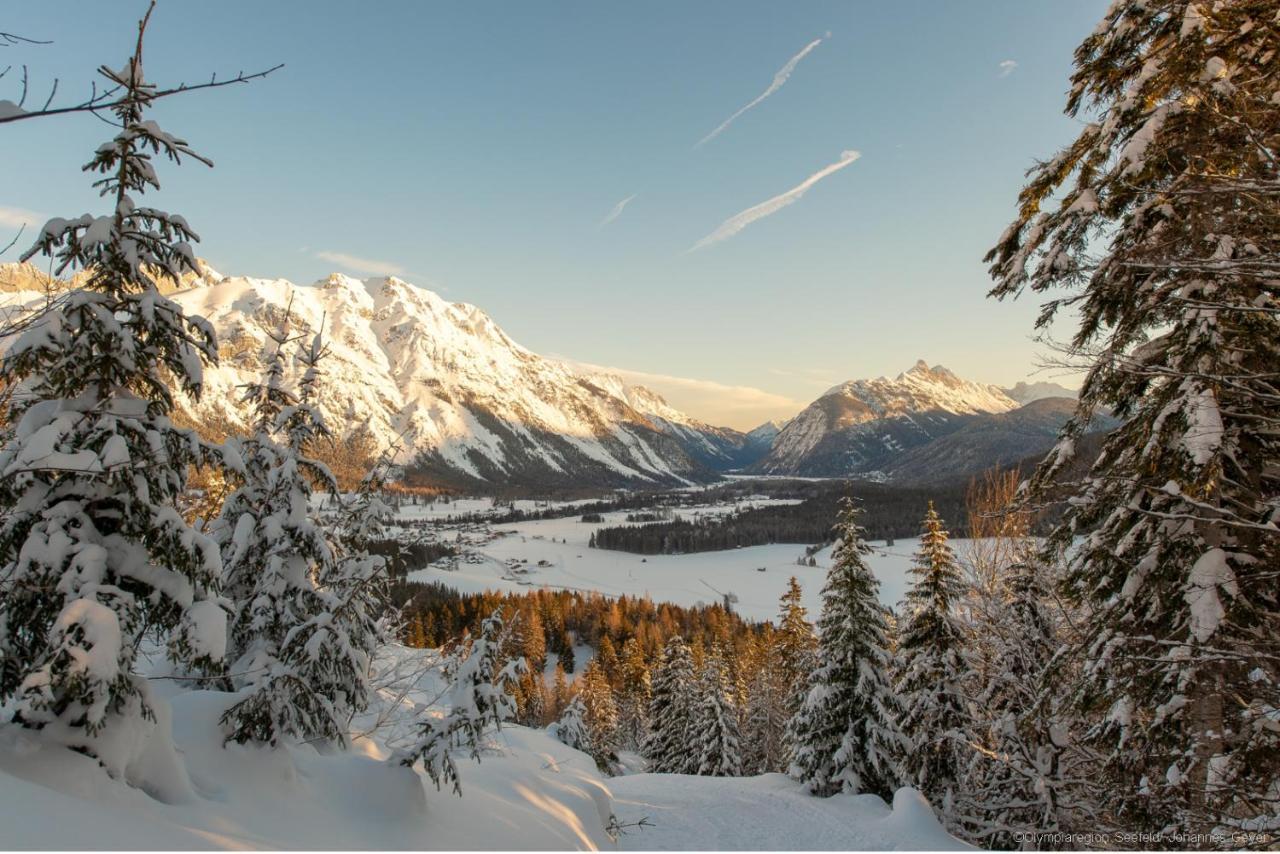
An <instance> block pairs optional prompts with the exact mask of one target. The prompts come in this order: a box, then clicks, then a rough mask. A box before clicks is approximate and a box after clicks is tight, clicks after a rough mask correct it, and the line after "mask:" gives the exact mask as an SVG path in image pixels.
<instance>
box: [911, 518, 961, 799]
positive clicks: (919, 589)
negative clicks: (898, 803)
mask: <svg viewBox="0 0 1280 854" xmlns="http://www.w3.org/2000/svg"><path fill="white" fill-rule="evenodd" d="M923 528H924V530H923V532H922V534H921V537H920V548H919V550H918V551H917V552H916V554H915V556H914V558H913V560H912V567H911V575H912V577H913V579H914V581H913V583H912V586H911V589H910V590H909V591H908V592H907V601H906V614H905V616H904V619H903V620H902V622H901V623H900V624H899V626H900V634H899V639H898V646H897V655H896V656H895V659H894V665H895V674H894V675H895V680H894V681H895V685H894V690H895V691H896V692H897V694H898V699H899V701H900V702H901V705H902V709H903V714H902V719H901V729H902V734H903V735H904V736H905V737H906V738H907V740H908V742H909V743H910V749H909V750H908V751H907V752H906V755H905V757H904V761H903V773H904V774H905V779H906V781H907V782H909V783H910V784H911V785H913V786H915V787H916V788H918V789H920V791H921V792H923V793H924V794H925V796H926V797H928V798H929V800H930V802H932V803H933V805H934V807H935V808H937V809H939V811H940V812H941V813H942V815H943V816H944V818H946V819H947V821H948V823H950V821H951V815H952V804H953V801H954V797H955V794H956V783H957V781H958V780H959V779H960V777H961V769H962V767H963V765H964V763H965V753H966V752H967V751H966V749H965V747H964V744H963V742H964V732H965V724H966V723H967V721H968V709H967V703H966V701H965V693H966V692H965V677H966V674H967V672H968V669H969V668H968V667H967V665H966V662H965V634H966V633H965V628H964V626H963V625H962V624H961V622H960V620H959V619H958V618H957V616H956V614H955V605H956V603H957V602H958V601H959V599H960V597H961V596H962V594H963V583H962V579H961V576H960V567H959V566H958V565H957V563H956V557H955V554H954V553H953V552H952V550H951V546H950V545H948V544H947V538H948V534H947V531H946V529H945V528H944V527H943V523H942V519H941V518H939V516H938V513H937V511H935V510H934V509H933V502H932V501H931V502H929V510H928V513H927V514H926V515H925V519H924V526H923Z"/></svg>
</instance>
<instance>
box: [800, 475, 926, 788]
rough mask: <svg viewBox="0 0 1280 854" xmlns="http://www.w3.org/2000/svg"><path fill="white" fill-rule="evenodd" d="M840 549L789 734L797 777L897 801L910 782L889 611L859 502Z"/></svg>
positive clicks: (840, 528) (850, 507)
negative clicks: (894, 683) (905, 777)
mask: <svg viewBox="0 0 1280 854" xmlns="http://www.w3.org/2000/svg"><path fill="white" fill-rule="evenodd" d="M836 531H837V534H838V535H839V542H838V544H837V545H836V547H835V550H834V551H833V552H832V567H831V570H830V572H829V573H828V575H827V583H826V586H825V587H823V590H822V614H821V616H820V617H819V619H818V652H817V666H816V668H815V669H814V672H813V673H812V674H811V676H810V679H809V690H808V693H807V694H806V695H805V698H804V702H803V703H802V705H801V707H800V710H799V712H798V713H797V714H796V716H795V717H794V718H793V719H792V721H791V726H790V727H789V728H788V737H789V738H788V740H789V742H790V744H791V746H792V756H793V759H792V762H791V768H790V773H791V775H792V776H793V777H795V778H796V779H798V780H800V781H801V782H802V783H804V785H805V788H807V789H808V790H809V791H810V792H812V793H814V794H816V795H820V796H824V797H825V796H828V795H833V794H836V793H837V792H849V793H852V794H858V793H862V792H869V793H871V794H876V795H879V796H881V797H883V798H889V797H891V796H892V794H893V790H894V788H895V787H896V786H898V785H899V783H900V781H901V780H902V772H901V770H900V768H899V765H898V757H899V756H901V755H902V752H903V750H904V749H905V747H906V741H905V739H904V738H903V737H902V734H901V733H900V732H899V731H898V728H897V722H898V718H899V715H900V711H899V708H898V703H897V699H896V697H895V696H894V694H893V691H892V689H891V687H890V685H889V675H888V667H889V656H888V652H887V646H888V640H887V638H886V626H885V608H884V606H882V605H881V604H880V603H879V601H878V600H877V599H876V592H877V590H878V589H879V586H880V583H879V582H878V581H876V579H875V576H874V575H872V574H871V569H870V567H868V566H867V564H866V560H865V559H864V558H865V555H867V554H868V553H869V552H870V551H871V549H870V547H869V546H867V544H866V542H865V541H864V540H863V532H862V529H861V528H860V527H859V526H858V510H857V508H856V507H855V506H854V503H853V500H852V499H850V498H845V499H843V500H842V501H841V505H840V514H839V516H838V518H837V521H836Z"/></svg>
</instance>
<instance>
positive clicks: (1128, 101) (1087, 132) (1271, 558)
mask: <svg viewBox="0 0 1280 854" xmlns="http://www.w3.org/2000/svg"><path fill="white" fill-rule="evenodd" d="M1275 14H1276V10H1275V4H1274V3H1273V2H1266V0H1219V2H1213V3H1209V2H1203V0H1162V2H1148V0H1117V2H1115V3H1113V4H1111V6H1110V8H1109V10H1108V11H1107V13H1106V16H1105V18H1104V19H1103V21H1102V22H1101V23H1100V24H1099V26H1098V27H1097V28H1096V29H1095V30H1094V32H1093V33H1092V34H1091V35H1090V36H1089V37H1088V38H1086V39H1085V40H1084V42H1083V43H1082V44H1081V45H1080V46H1079V47H1078V48H1077V50H1076V55H1075V71H1074V74H1073V77H1072V85H1071V91H1070V96H1069V98H1068V101H1067V112H1068V113H1069V114H1070V115H1072V116H1082V117H1087V120H1086V122H1085V123H1084V124H1083V125H1082V127H1081V130H1080V133H1079V135H1078V137H1077V138H1076V139H1075V140H1074V141H1073V142H1072V143H1071V144H1070V145H1069V146H1067V147H1066V148H1065V149H1063V150H1062V152H1060V153H1059V154H1058V155H1056V156H1055V157H1053V158H1051V159H1050V160H1048V161H1047V162H1045V163H1043V164H1040V165H1038V166H1037V167H1036V168H1035V169H1033V170H1032V172H1031V173H1030V180H1029V182H1028V184H1027V185H1026V187H1025V188H1024V189H1023V191H1022V194H1021V196H1020V202H1019V205H1020V211H1019V214H1018V216H1017V218H1016V219H1015V220H1014V222H1013V224H1012V225H1011V226H1010V227H1009V228H1008V229H1007V230H1006V231H1005V233H1004V234H1003V236H1002V237H1001V238H1000V240H999V242H998V244H997V245H996V247H995V248H994V249H992V251H991V253H990V254H989V255H988V256H987V257H988V260H989V261H990V262H991V273H992V276H993V277H994V279H995V281H996V286H995V288H994V290H993V292H992V293H993V294H994V295H995V296H998V297H1008V296H1013V295H1016V294H1019V293H1020V292H1022V291H1024V290H1025V289H1027V288H1030V289H1031V290H1032V291H1034V292H1037V293H1049V292H1054V291H1064V293H1058V294H1057V295H1055V296H1054V297H1053V298H1052V299H1051V300H1050V301H1049V302H1048V303H1047V304H1046V305H1045V308H1044V311H1043V312H1042V315H1041V319H1040V325H1041V326H1043V327H1047V326H1048V325H1049V324H1050V323H1051V322H1052V321H1053V319H1054V318H1055V317H1056V316H1057V315H1058V313H1059V309H1060V308H1061V307H1063V306H1068V305H1069V306H1070V307H1071V310H1072V316H1073V318H1074V317H1076V316H1077V315H1078V318H1079V320H1078V323H1079V326H1078V328H1077V330H1076V332H1075V334H1074V336H1073V337H1072V339H1071V342H1070V345H1069V346H1070V355H1071V356H1072V357H1075V358H1076V360H1077V361H1080V362H1083V363H1085V364H1086V365H1087V367H1088V372H1087V374H1086V376H1085V379H1084V383H1083V386H1082V388H1081V392H1080V397H1079V403H1078V407H1077V411H1076V414H1075V417H1074V418H1073V419H1072V421H1071V422H1070V423H1069V424H1068V425H1067V427H1066V428H1065V430H1064V434H1063V437H1062V440H1061V442H1060V443H1059V445H1058V448H1057V449H1056V451H1055V453H1053V454H1051V456H1050V458H1049V460H1048V462H1047V463H1046V464H1045V465H1044V466H1042V468H1041V469H1040V471H1039V472H1038V473H1037V475H1036V478H1035V480H1034V482H1033V487H1036V488H1037V490H1036V491H1039V492H1040V493H1047V492H1048V490H1049V488H1050V487H1051V486H1052V484H1053V481H1054V479H1055V477H1056V476H1057V475H1058V473H1059V472H1060V471H1062V470H1063V469H1064V467H1065V465H1066V464H1067V463H1068V462H1069V461H1070V460H1071V459H1072V458H1073V456H1074V453H1075V448H1076V444H1077V439H1078V438H1079V437H1080V436H1081V434H1082V433H1083V432H1084V431H1085V429H1086V427H1087V424H1088V422H1089V420H1090V419H1091V418H1092V416H1093V415H1094V414H1096V413H1098V412H1100V411H1104V410H1110V411H1111V412H1113V413H1114V414H1115V415H1116V416H1117V417H1118V418H1119V419H1120V420H1121V421H1122V422H1123V423H1122V426H1121V427H1120V428H1119V429H1117V430H1116V431H1114V432H1113V433H1112V434H1111V435H1110V436H1109V437H1108V439H1107V441H1106V443H1105V445H1104V447H1103V450H1102V452H1101V454H1100V455H1099V456H1098V458H1097V459H1096V460H1095V461H1093V465H1092V469H1091V471H1090V473H1089V474H1088V476H1087V477H1085V479H1084V480H1083V482H1081V483H1078V484H1073V485H1072V492H1073V495H1072V497H1071V500H1070V502H1069V503H1068V505H1067V510H1066V515H1065V517H1064V520H1063V523H1062V525H1061V526H1060V527H1059V529H1058V530H1057V532H1056V535H1055V537H1054V538H1053V545H1055V546H1056V547H1057V548H1058V550H1060V551H1062V552H1067V551H1068V549H1067V547H1068V545H1070V544H1071V543H1072V541H1073V539H1074V538H1076V537H1083V539H1082V540H1081V541H1080V542H1079V544H1078V545H1077V546H1075V547H1074V548H1072V549H1071V550H1070V551H1069V556H1068V560H1069V573H1068V577H1067V579H1066V583H1065V591H1066V593H1067V594H1068V596H1069V597H1070V599H1071V600H1072V601H1073V602H1075V603H1077V604H1078V605H1079V606H1081V607H1082V608H1083V609H1085V611H1086V613H1085V614H1084V616H1083V618H1082V623H1083V625H1085V626H1087V630H1086V632H1085V635H1084V637H1083V638H1082V639H1081V641H1080V655H1081V656H1082V659H1083V662H1084V665H1083V668H1082V678H1081V680H1080V682H1079V684H1078V686H1077V690H1076V692H1075V696H1076V697H1077V699H1078V703H1079V707H1080V709H1081V712H1082V714H1084V715H1086V716H1088V717H1089V718H1090V719H1091V720H1092V721H1093V724H1094V725H1093V728H1092V730H1091V732H1090V742H1091V744H1093V745H1094V746H1096V747H1097V748H1098V749H1100V750H1104V751H1106V753H1107V761H1106V765H1105V777H1103V778H1100V779H1099V780H1098V788H1099V789H1100V791H1102V792H1103V793H1104V795H1105V799H1106V806H1107V807H1108V809H1109V813H1110V823H1111V825H1112V826H1116V827H1122V828H1133V827H1142V828H1144V829H1149V830H1161V829H1167V830H1182V831H1190V832H1201V833H1209V832H1212V831H1214V830H1215V829H1220V828H1227V829H1229V828H1234V827H1251V828H1256V829H1261V828H1270V829H1275V828H1280V791H1278V790H1277V787H1276V783H1275V780H1276V775H1275V774H1274V773H1267V772H1263V773H1259V769H1275V768H1276V763H1277V761H1278V757H1280V728H1277V727H1276V726H1275V724H1274V720H1275V714H1276V712H1275V710H1276V709H1277V708H1280V664H1278V663H1277V662H1280V587H1278V586H1277V585H1276V584H1275V568H1276V566H1278V565H1280V534H1277V518H1278V514H1280V509H1278V508H1280V465H1278V464H1277V463H1278V461H1280V407H1278V406H1277V400H1280V397H1278V395H1280V386H1278V385H1277V381H1276V375H1277V365H1280V290H1278V289H1277V286H1276V279H1275V269H1276V258H1277V255H1278V254H1280V237H1278V235H1280V230H1278V229H1277V227H1276V211H1277V209H1280V165H1278V164H1280V161H1278V160H1277V157H1276V145H1275V133H1276V131H1275V129H1276V127H1277V123H1280V74H1277V73H1276V72H1275V57H1276V56H1277V55H1278V52H1280V30H1278V29H1277V27H1276V25H1275Z"/></svg>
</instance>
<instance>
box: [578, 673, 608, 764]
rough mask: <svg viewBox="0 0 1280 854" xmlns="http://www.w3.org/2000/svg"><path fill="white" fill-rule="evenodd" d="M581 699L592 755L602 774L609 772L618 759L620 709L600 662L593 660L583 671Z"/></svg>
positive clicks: (579, 695) (580, 690) (579, 693)
mask: <svg viewBox="0 0 1280 854" xmlns="http://www.w3.org/2000/svg"><path fill="white" fill-rule="evenodd" d="M578 697H579V698H580V699H581V700H582V705H583V708H584V710H585V714H584V716H583V720H584V722H585V724H586V728H587V741H588V743H589V745H590V747H591V749H590V750H589V751H588V753H590V754H591V755H592V756H593V757H594V758H595V760H596V765H597V766H599V768H600V770H601V771H605V772H608V771H610V770H611V768H612V766H613V763H615V762H616V761H617V758H618V756H617V749H618V706H617V703H616V702H615V701H614V699H613V687H612V686H611V685H610V684H609V680H608V678H606V676H605V672H604V668H603V667H602V666H601V665H600V662H599V660H598V659H594V658H593V659H592V660H591V662H590V663H589V664H588V665H587V667H586V670H584V671H583V673H582V687H581V688H580V689H579V691H578Z"/></svg>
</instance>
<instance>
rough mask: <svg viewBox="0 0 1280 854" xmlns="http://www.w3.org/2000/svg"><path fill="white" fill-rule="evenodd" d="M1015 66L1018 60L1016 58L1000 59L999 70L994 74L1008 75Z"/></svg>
mask: <svg viewBox="0 0 1280 854" xmlns="http://www.w3.org/2000/svg"><path fill="white" fill-rule="evenodd" d="M1017 67H1018V61H1017V60H1016V59H1002V60H1001V61H1000V72H999V73H998V74H997V75H996V76H997V77H1008V76H1009V75H1010V74H1012V73H1013V70H1014V69H1015V68H1017Z"/></svg>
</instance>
